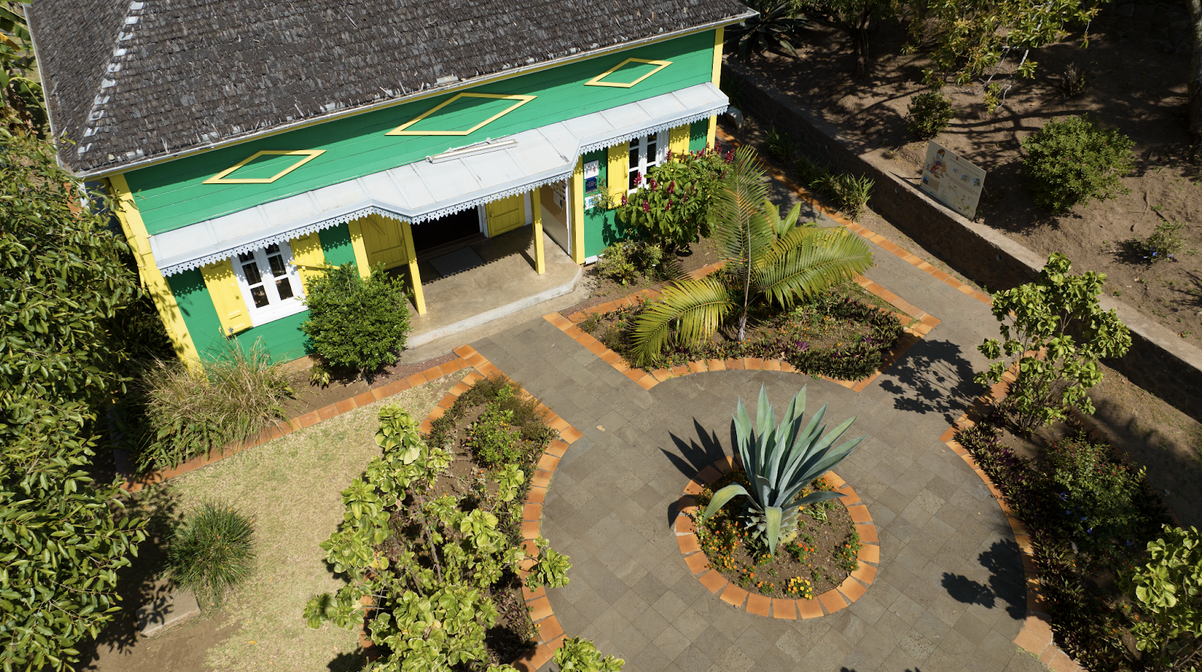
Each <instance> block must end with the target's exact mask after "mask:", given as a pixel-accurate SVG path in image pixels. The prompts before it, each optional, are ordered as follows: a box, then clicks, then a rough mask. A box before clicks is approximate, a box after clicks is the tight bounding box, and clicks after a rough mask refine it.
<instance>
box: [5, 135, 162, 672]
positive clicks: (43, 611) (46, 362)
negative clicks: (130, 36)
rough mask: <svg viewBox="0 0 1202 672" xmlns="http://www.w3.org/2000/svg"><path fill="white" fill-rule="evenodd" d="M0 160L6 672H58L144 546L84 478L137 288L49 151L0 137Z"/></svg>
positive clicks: (108, 611) (112, 492) (116, 247)
mask: <svg viewBox="0 0 1202 672" xmlns="http://www.w3.org/2000/svg"><path fill="white" fill-rule="evenodd" d="M0 150H2V151H0V156H3V159H2V160H0V297H3V298H2V299H0V300H2V301H3V304H2V306H3V307H2V308H0V446H4V450H3V453H0V564H2V566H3V569H2V570H0V578H2V580H0V605H2V606H3V609H2V610H0V666H3V667H4V668H5V669H12V668H15V669H23V670H41V669H47V668H49V669H55V670H61V669H65V668H67V667H68V666H69V665H70V664H71V663H72V662H74V661H75V660H76V659H77V658H78V652H77V651H76V650H75V649H74V648H73V647H74V645H75V644H76V643H77V642H79V641H80V640H81V639H83V638H84V637H85V636H89V635H90V636H93V637H94V636H96V634H97V633H98V632H99V631H100V629H101V628H102V627H103V626H104V625H105V624H106V623H107V622H108V621H110V620H111V619H112V618H113V614H114V612H116V611H117V610H118V606H117V601H118V599H119V598H118V596H117V594H116V591H115V584H116V580H117V578H116V574H115V570H116V569H117V568H119V567H122V566H124V565H127V564H129V560H128V558H127V556H128V555H130V554H133V553H135V552H136V550H137V548H136V545H137V543H138V542H140V541H141V540H142V539H143V532H142V525H143V521H141V520H134V519H131V518H130V517H128V516H126V515H125V514H123V513H122V511H121V504H120V500H119V498H118V493H119V491H118V489H117V488H116V486H115V485H111V484H109V485H99V484H96V483H95V482H94V481H93V479H92V478H90V477H89V476H88V472H87V469H88V467H89V466H90V463H91V458H92V455H93V446H94V445H95V444H94V438H93V436H92V434H93V431H94V430H93V424H94V422H95V420H96V417H97V409H98V408H100V407H101V406H102V405H103V404H105V403H107V402H108V401H110V400H111V398H112V396H113V395H114V394H115V393H117V392H118V391H120V390H121V389H122V387H123V385H124V381H123V380H122V378H121V376H120V375H118V373H117V371H118V370H119V367H120V366H121V360H122V359H123V347H122V345H121V344H119V343H114V342H113V340H112V339H111V337H110V336H109V328H108V323H110V322H112V321H115V320H120V319H121V318H122V315H123V312H124V311H125V309H126V308H127V307H128V306H129V305H130V304H131V303H132V302H133V301H134V300H135V299H136V298H137V297H138V295H139V290H138V286H137V284H136V279H135V277H134V275H133V273H132V272H131V271H130V270H128V269H127V268H126V267H125V266H124V265H123V264H122V262H121V258H120V254H121V252H122V251H123V250H124V249H125V243H124V242H122V241H121V240H120V239H118V238H117V237H115V236H113V235H112V234H111V233H110V232H109V231H108V230H107V228H106V225H107V222H106V220H105V218H104V217H103V216H101V215H99V214H94V213H93V212H90V211H88V210H82V209H81V208H80V206H79V197H80V194H81V191H80V188H79V183H78V182H77V181H76V180H74V179H73V178H72V177H71V176H70V175H69V174H67V173H65V172H63V171H62V170H61V169H60V168H59V167H58V165H57V164H56V163H55V160H54V156H53V153H52V150H51V148H50V147H48V146H47V145H45V144H42V143H39V142H37V141H35V140H33V139H32V138H29V137H27V136H24V135H20V134H18V135H13V134H11V133H9V132H8V131H7V130H4V129H2V128H0ZM101 205H102V206H103V199H101Z"/></svg>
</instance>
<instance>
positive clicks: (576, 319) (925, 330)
mask: <svg viewBox="0 0 1202 672" xmlns="http://www.w3.org/2000/svg"><path fill="white" fill-rule="evenodd" d="M720 267H721V265H720V264H713V265H712V266H707V267H705V268H703V269H699V271H700V272H701V273H700V275H701V276H703V275H706V274H708V273H709V272H712V271H711V270H707V269H713V270H717V268H720ZM694 273H698V271H695V272H694ZM698 277H700V276H698ZM854 280H855V283H856V284H857V285H859V286H860V287H862V288H864V290H865V291H867V292H869V293H871V294H872V295H874V296H877V297H880V298H881V299H883V300H884V301H887V302H888V303H889V304H891V305H892V306H893V307H895V308H897V309H898V310H899V311H902V312H898V313H893V315H895V316H896V317H897V318H898V320H900V321H901V322H902V324H906V323H910V326H907V327H905V328H904V331H903V333H902V336H901V338H900V339H899V340H898V342H897V343H895V344H894V345H893V347H891V348H889V349H888V350H886V351H885V352H884V353H882V355H881V366H880V368H879V369H877V371H876V372H874V373H873V374H872V375H871V376H868V377H867V378H864V379H863V380H860V381H851V380H836V379H834V378H828V377H827V376H820V377H821V378H822V379H823V380H826V381H829V382H832V383H835V384H836V385H839V386H841V387H846V388H847V389H849V390H851V391H853V392H860V391H861V390H863V389H864V388H866V387H868V385H870V384H871V383H872V381H874V380H876V377H877V376H879V375H881V371H883V370H885V369H887V368H889V367H890V366H892V365H893V363H894V362H896V361H897V360H898V359H899V358H900V357H901V356H902V354H903V353H905V352H906V351H907V350H909V349H910V348H911V347H912V346H913V345H914V344H915V343H917V342H919V341H920V340H922V338H923V337H924V336H926V335H927V334H929V333H931V330H932V329H934V328H935V327H936V326H938V325H939V323H940V320H939V318H937V317H935V316H934V315H930V314H928V313H925V312H923V311H921V310H919V309H918V308H917V307H915V306H914V304H912V303H910V302H908V301H906V300H905V299H903V298H901V297H899V296H898V295H897V294H894V293H893V292H891V291H889V290H887V289H885V288H884V287H881V286H880V285H878V284H876V283H875V282H873V281H871V280H869V279H868V278H865V277H863V276H860V275H857V276H856V277H855V279H854ZM659 295H660V293H659V292H658V291H656V290H653V289H644V290H641V291H638V292H635V293H633V294H630V295H629V296H624V297H622V298H620V299H615V300H613V301H610V302H608V303H603V304H601V305H598V306H592V307H590V308H585V309H584V310H581V311H578V312H575V313H572V314H571V315H569V316H566V317H565V316H563V315H560V314H559V313H550V314H547V315H544V316H543V319H545V320H546V321H548V322H550V323H551V324H553V325H555V327H556V328H558V329H559V330H560V331H562V332H563V333H565V334H567V335H568V336H569V337H571V338H572V340H574V341H576V342H577V343H579V344H580V345H583V346H584V347H585V348H587V349H588V351H589V352H591V353H593V354H595V355H597V356H598V357H600V358H601V359H602V360H604V361H605V362H606V363H608V364H609V365H610V366H612V367H613V368H614V369H615V370H617V371H619V372H620V373H622V375H624V376H626V377H627V378H629V379H631V380H633V381H634V382H636V383H638V384H639V385H640V386H641V387H642V388H643V389H645V390H650V389H651V388H653V387H655V386H656V385H658V384H660V383H661V382H663V381H665V380H668V379H669V378H676V377H679V376H687V375H689V374H691V373H701V372H702V371H727V370H747V371H760V370H763V371H784V372H786V373H798V371H797V369H796V368H794V367H793V365H792V364H790V363H789V362H787V361H785V360H783V359H769V358H761V357H743V358H738V359H706V360H695V361H691V362H689V363H688V364H680V365H679V366H675V367H672V368H671V369H655V370H654V371H647V370H645V369H637V368H631V366H630V365H629V364H627V363H626V360H624V359H622V356H621V355H619V354H618V353H616V352H614V351H613V350H610V349H609V348H607V347H605V344H604V343H602V342H601V341H598V340H597V339H595V338H593V336H592V335H591V334H589V333H588V332H586V331H584V330H583V329H581V328H580V327H579V326H577V325H578V324H579V323H580V322H583V321H584V320H586V319H588V317H589V316H590V315H594V314H598V313H601V314H604V313H608V312H611V311H614V310H617V309H619V308H624V307H626V306H630V305H634V304H635V303H637V302H639V301H642V300H644V299H645V300H649V301H653V300H655V299H657V298H659Z"/></svg>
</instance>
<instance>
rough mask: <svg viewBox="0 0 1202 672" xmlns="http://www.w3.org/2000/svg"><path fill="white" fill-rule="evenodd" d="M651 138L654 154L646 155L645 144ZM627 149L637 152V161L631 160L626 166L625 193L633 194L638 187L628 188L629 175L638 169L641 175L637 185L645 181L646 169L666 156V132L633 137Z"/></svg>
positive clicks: (648, 142)
mask: <svg viewBox="0 0 1202 672" xmlns="http://www.w3.org/2000/svg"><path fill="white" fill-rule="evenodd" d="M652 139H654V141H655V156H653V157H648V156H647V145H649V144H651V141H652ZM629 150H636V151H637V152H638V154H637V156H638V163H637V164H636V163H635V162H633V161H631V162H630V163H629V164H628V165H627V166H626V187H627V189H626V193H627V194H633V193H634V192H636V191H638V189H630V188H629V187H630V176H631V175H633V174H634V173H635V171H638V174H639V176H640V177H642V179H641V180H640V181H639V185H640V186H641V185H642V184H643V183H645V182H646V181H647V171H648V170H650V169H651V167H652V166H658V165H659V164H661V163H663V162H664V159H666V158H668V132H667V131H661V132H659V133H656V134H655V135H644V136H643V137H641V138H635V139H633V140H631V141H630V147H629Z"/></svg>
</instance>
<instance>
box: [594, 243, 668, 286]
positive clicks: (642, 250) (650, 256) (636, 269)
mask: <svg viewBox="0 0 1202 672" xmlns="http://www.w3.org/2000/svg"><path fill="white" fill-rule="evenodd" d="M663 260H664V249H663V248H662V247H660V246H659V245H658V244H657V243H651V242H642V241H633V240H622V241H618V242H616V243H614V244H613V245H610V246H609V247H606V248H605V250H604V251H602V252H601V260H600V261H599V262H598V263H597V273H599V274H600V275H601V277H603V278H608V279H610V280H613V281H614V282H616V283H618V284H622V285H625V284H627V283H629V282H633V281H634V280H635V279H637V278H638V276H640V275H645V276H652V277H658V276H662V275H663V274H664V268H663V265H662V264H663Z"/></svg>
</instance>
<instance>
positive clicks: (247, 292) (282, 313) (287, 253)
mask: <svg viewBox="0 0 1202 672" xmlns="http://www.w3.org/2000/svg"><path fill="white" fill-rule="evenodd" d="M276 245H279V248H280V255H281V256H282V257H283V262H284V271H285V273H284V275H283V276H275V275H272V274H271V263H270V262H269V261H268V258H267V257H268V255H267V248H268V247H269V246H268V245H264V246H263V247H260V248H258V249H257V250H252V251H251V252H244V253H242V254H251V255H253V256H254V261H255V263H256V265H257V266H258V268H259V277H260V279H261V281H262V285H263V288H264V291H265V292H266V294H267V302H268V303H267V305H266V306H263V307H259V306H256V305H255V298H254V295H253V294H251V286H250V283H249V282H247V279H246V272H245V271H244V270H243V268H242V264H243V263H246V262H243V261H242V259H241V255H239V254H235V255H234V256H232V257H230V264H231V265H233V267H234V276H235V277H237V279H238V289H240V290H241V291H242V302H243V303H245V304H246V314H247V315H249V316H250V322H251V324H252V325H254V326H256V327H257V326H260V325H263V324H267V323H268V322H274V321H275V320H278V319H281V318H284V317H288V316H289V315H295V314H297V313H299V312H301V311H303V310H305V287H304V283H302V282H301V277H300V272H299V271H298V270H297V268H296V264H294V263H292V246H290V245H289V244H288V243H286V242H280V243H276ZM281 277H286V278H288V283H289V284H290V285H291V286H292V297H291V298H288V299H281V298H280V294H279V290H278V288H277V287H276V280H278V279H280V278H281Z"/></svg>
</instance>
